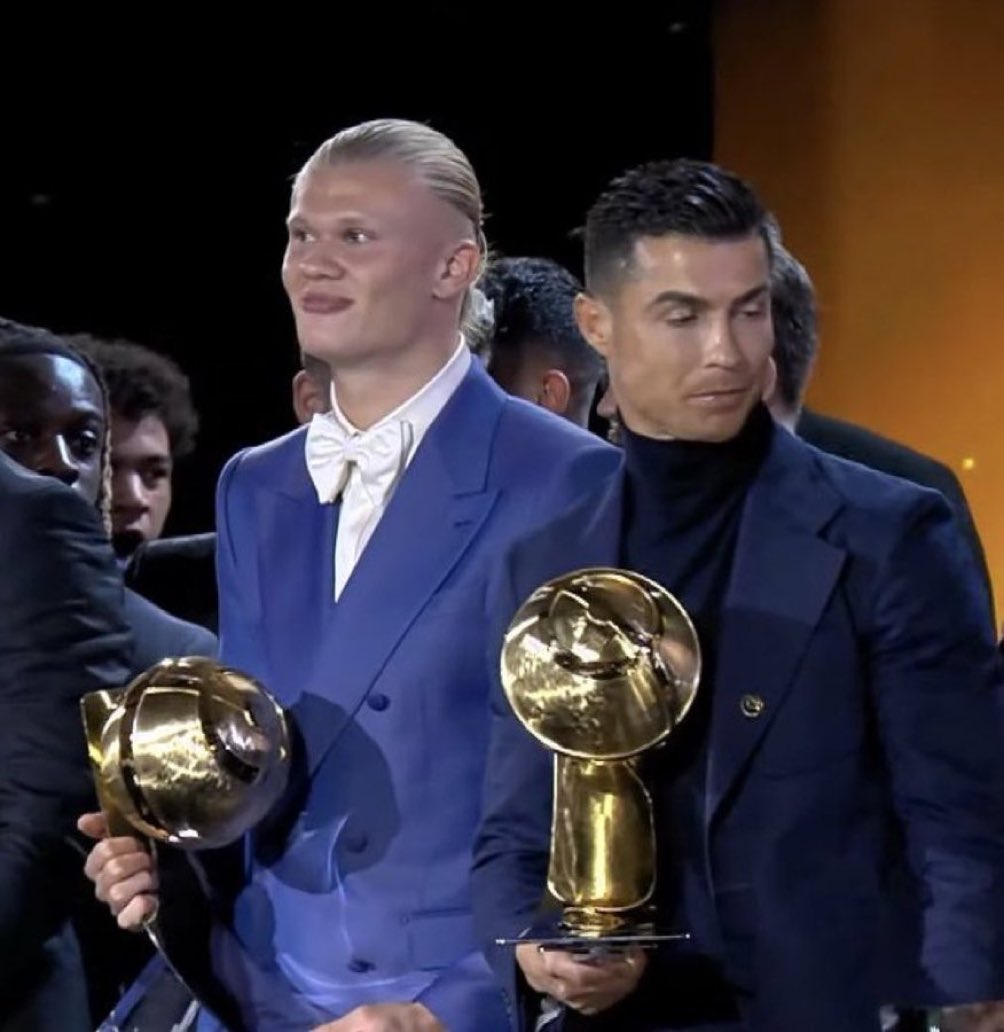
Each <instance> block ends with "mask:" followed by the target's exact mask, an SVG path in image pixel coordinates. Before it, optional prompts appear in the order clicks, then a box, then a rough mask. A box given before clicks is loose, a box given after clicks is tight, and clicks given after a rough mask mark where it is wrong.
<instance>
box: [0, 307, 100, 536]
mask: <svg viewBox="0 0 1004 1032" xmlns="http://www.w3.org/2000/svg"><path fill="white" fill-rule="evenodd" d="M30 355H58V356H59V357H61V358H68V359H69V360H70V361H71V362H76V363H77V365H79V366H82V367H83V368H84V369H86V370H87V372H88V373H89V374H90V376H91V377H92V378H93V380H94V382H95V383H96V384H97V385H98V393H99V394H100V395H101V410H102V414H103V416H104V420H105V437H104V440H103V441H102V442H101V456H100V469H101V487H100V490H99V493H98V512H99V513H100V514H101V517H102V519H103V521H104V524H105V529H106V530H107V531H108V532H109V534H110V533H111V508H110V507H111V461H110V456H111V443H110V439H111V406H110V403H109V400H108V385H107V384H106V383H105V379H104V377H103V376H102V374H101V369H100V368H99V367H98V365H97V363H96V362H95V361H94V359H93V358H91V356H90V355H87V354H86V353H85V352H83V351H82V350H80V349H79V348H77V347H75V346H74V345H73V344H72V343H71V342H69V341H66V340H62V339H60V338H59V337H57V336H56V334H54V333H53V332H52V331H51V330H46V329H44V328H43V327H41V326H29V325H27V324H26V323H19V322H14V320H13V319H3V318H0V363H2V362H3V361H4V360H5V359H12V358H23V357H26V356H30ZM0 375H2V373H0Z"/></svg>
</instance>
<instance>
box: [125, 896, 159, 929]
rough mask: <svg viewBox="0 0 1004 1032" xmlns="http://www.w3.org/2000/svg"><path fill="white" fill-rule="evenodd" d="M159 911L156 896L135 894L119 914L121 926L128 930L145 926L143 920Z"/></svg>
mask: <svg viewBox="0 0 1004 1032" xmlns="http://www.w3.org/2000/svg"><path fill="white" fill-rule="evenodd" d="M156 913H157V897H156V896H135V897H134V898H133V899H131V900H130V901H129V903H128V904H126V906H125V908H124V909H123V910H122V911H121V912H120V913H119V915H118V925H119V928H123V929H125V930H126V931H127V932H132V931H136V930H137V929H139V928H142V927H143V922H144V921H147V920H148V919H150V918H152V917H153V915H154V914H156Z"/></svg>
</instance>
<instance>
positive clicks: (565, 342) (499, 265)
mask: <svg viewBox="0 0 1004 1032" xmlns="http://www.w3.org/2000/svg"><path fill="white" fill-rule="evenodd" d="M482 289H483V290H484V292H485V295H486V296H487V297H488V299H489V301H490V302H491V303H492V306H493V324H494V327H493V331H492V333H491V337H490V340H489V342H488V344H487V351H488V372H489V374H490V375H491V376H492V378H493V379H494V380H495V381H496V383H498V384H499V386H500V387H502V389H503V390H505V391H508V392H509V393H510V394H513V395H515V396H516V397H517V398H525V399H526V400H527V401H532V402H534V403H535V404H537V405H541V406H543V407H544V408H546V409H550V411H552V412H554V413H556V414H557V415H559V416H564V417H565V418H567V419H570V420H571V421H572V422H573V423H577V424H578V425H579V426H582V427H586V426H588V424H589V413H590V408H591V407H592V404H593V400H594V397H595V395H596V389H597V387H598V385H599V383H600V380H601V379H602V377H603V360H602V359H601V358H600V356H599V355H598V354H597V352H596V351H594V350H593V349H592V348H591V347H590V346H589V345H588V344H587V343H586V341H585V339H584V338H583V336H582V333H581V332H580V330H579V327H578V326H577V325H576V322H575V312H574V306H575V298H576V296H577V295H578V294H579V292H580V290H581V289H582V287H581V285H580V284H579V281H578V280H577V279H576V278H575V277H574V276H573V275H572V274H571V273H570V272H569V271H568V270H567V269H564V268H562V267H561V266H560V265H558V264H557V262H552V261H551V260H550V259H547V258H501V259H498V260H496V261H494V262H492V264H491V265H489V267H488V271H487V272H486V273H485V276H484V280H483V282H482Z"/></svg>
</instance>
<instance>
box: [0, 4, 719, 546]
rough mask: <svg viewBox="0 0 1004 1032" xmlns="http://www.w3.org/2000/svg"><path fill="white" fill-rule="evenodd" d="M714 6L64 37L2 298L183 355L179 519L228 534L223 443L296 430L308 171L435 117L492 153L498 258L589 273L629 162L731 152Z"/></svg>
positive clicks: (31, 87)
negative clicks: (299, 284)
mask: <svg viewBox="0 0 1004 1032" xmlns="http://www.w3.org/2000/svg"><path fill="white" fill-rule="evenodd" d="M540 6H541V8H543V7H544V5H540ZM708 6H709V5H708V4H705V3H701V2H677V3H668V4H666V3H663V4H661V5H660V6H659V9H658V13H653V14H651V15H648V16H644V17H640V16H639V17H634V18H633V19H632V21H630V22H622V21H618V20H617V19H616V18H615V17H614V15H615V14H616V13H617V12H616V7H613V6H611V5H604V7H603V8H602V9H601V8H600V7H597V8H596V14H595V20H594V21H591V22H590V21H585V20H583V18H582V17H581V16H576V17H577V19H578V20H577V21H576V22H575V23H574V24H573V23H569V19H568V16H567V15H566V16H562V17H561V19H560V20H556V21H555V22H553V23H551V24H549V25H545V24H544V23H543V22H539V23H538V20H535V19H533V18H529V17H524V18H520V17H517V16H514V15H512V14H511V13H495V14H492V13H490V12H489V11H487V9H486V10H485V11H484V12H483V13H481V14H470V13H468V14H464V15H452V16H451V15H436V16H435V17H433V16H420V15H419V14H417V13H414V12H413V13H412V14H410V15H404V16H402V15H391V14H390V13H389V8H388V9H384V8H381V7H377V6H376V5H374V8H373V13H372V14H371V15H367V16H360V15H356V16H355V18H354V20H353V22H352V23H351V24H348V23H347V22H346V21H344V20H334V19H333V20H332V21H330V22H326V23H323V24H308V23H304V22H290V21H289V20H288V16H283V17H282V18H277V19H276V22H275V24H274V25H271V24H269V23H266V24H264V27H265V28H266V30H268V31H270V32H274V38H273V39H270V40H269V41H268V43H263V42H262V41H261V40H260V39H259V41H258V44H257V46H256V47H254V48H252V47H251V46H250V45H248V44H246V43H242V42H240V41H239V37H237V36H231V35H229V34H228V33H227V32H225V31H224V32H223V34H222V35H219V29H217V33H216V34H214V35H212V36H210V35H209V34H208V33H207V32H205V31H202V30H201V29H195V28H194V27H193V31H191V32H187V31H183V32H181V33H180V35H179V34H178V33H177V31H172V29H174V30H177V28H178V26H177V25H174V26H171V25H165V26H162V27H161V26H157V25H156V24H154V25H151V26H147V28H146V30H145V31H144V35H143V38H142V41H141V45H136V42H135V40H132V41H130V40H129V38H128V36H123V37H122V38H121V39H120V40H119V42H118V43H116V44H115V45H112V43H111V42H110V41H109V40H108V39H106V40H105V45H104V46H103V47H101V48H100V52H99V51H98V50H95V49H94V47H93V43H92V40H91V39H90V38H88V40H87V41H86V42H85V41H83V40H82V41H81V46H80V47H75V46H74V45H73V44H72V41H70V42H67V41H65V40H64V43H63V50H62V51H60V54H59V56H58V58H54V57H53V54H52V52H51V51H48V52H47V55H48V58H49V62H50V63H54V64H55V66H57V67H58V68H59V70H60V73H59V75H60V77H59V79H58V82H57V83H56V84H55V86H54V85H53V82H52V81H50V82H49V88H47V89H39V88H38V83H39V79H38V77H37V76H35V75H32V74H29V75H21V74H16V75H11V76H10V77H9V79H10V81H9V82H7V83H5V84H4V85H5V87H6V89H5V102H4V104H3V106H2V107H0V140H2V155H0V160H2V164H0V168H2V190H0V226H2V229H3V235H4V237H3V239H4V246H3V251H2V253H3V254H4V255H5V258H4V264H3V275H2V276H0V314H2V315H5V316H7V317H10V318H14V319H18V320H21V321H25V322H32V323H37V324H41V325H45V326H48V327H51V328H52V329H55V330H56V331H59V332H72V331H86V332H90V333H94V334H98V335H106V336H116V337H126V338H129V339H132V340H136V341H138V342H140V343H144V344H148V345H150V346H152V347H155V348H157V349H159V350H162V351H164V352H166V353H168V354H170V355H171V356H172V357H174V358H175V359H176V360H177V361H178V362H179V363H180V364H181V365H182V367H183V368H184V370H185V371H186V372H187V373H188V375H189V377H190V378H191V381H192V387H193V392H194V395H195V400H196V404H197V406H198V408H199V412H200V416H201V420H202V431H201V433H200V440H199V446H198V449H197V452H196V454H195V455H194V456H192V457H191V458H189V459H187V460H185V461H184V462H183V463H182V464H181V466H180V467H179V470H178V472H177V474H176V478H175V505H174V509H173V511H172V516H171V519H170V521H169V524H168V528H167V532H168V533H185V532H189V531H196V530H205V529H209V528H211V526H212V521H213V516H212V495H213V487H214V484H215V480H216V477H217V474H218V472H219V469H220V466H221V465H222V463H223V461H224V460H225V459H226V458H227V457H228V456H229V455H231V454H233V452H234V451H236V450H237V449H238V448H239V447H241V446H243V445H247V444H254V443H257V442H260V441H262V440H266V439H268V438H269V437H273V436H276V435H277V434H280V433H283V432H284V431H286V430H287V429H289V428H290V427H291V426H292V425H293V416H292V411H291V408H290V401H289V380H290V377H291V376H292V374H293V372H294V371H295V369H296V368H297V348H296V343H295V339H294V337H293V331H292V320H291V317H290V316H289V313H288V310H287V305H286V301H285V297H284V295H283V293H282V290H281V285H280V282H279V265H280V261H281V257H282V250H283V247H284V242H285V231H284V225H283V220H284V218H285V214H286V208H287V202H288V196H289V183H290V177H291V176H292V175H293V174H294V173H295V172H296V170H297V169H298V167H299V166H300V165H301V164H302V162H303V161H304V160H305V159H306V157H307V156H309V154H310V153H311V152H312V151H313V150H314V148H315V147H316V146H317V145H318V144H319V143H320V142H321V141H322V140H323V139H324V138H326V137H327V136H329V135H331V134H332V133H333V132H335V131H337V130H338V129H339V128H340V127H343V126H345V125H348V124H351V123H353V122H357V121H361V120H363V119H367V118H373V117H382V116H398V117H406V118H414V119H419V120H423V121H428V122H430V123H431V124H432V125H434V126H435V127H436V128H438V129H440V130H442V131H444V132H446V133H447V134H448V135H450V136H451V137H452V138H453V139H454V140H455V141H456V142H457V143H458V144H459V145H460V146H461V147H462V148H463V149H464V150H465V151H466V153H467V154H468V156H469V157H470V159H471V161H472V162H473V164H474V167H475V169H476V170H477V172H478V175H479V178H480V179H481V183H482V187H483V190H484V194H485V202H486V207H487V210H488V213H489V219H488V223H487V231H488V237H489V241H490V242H491V244H492V246H493V248H494V249H495V250H496V252H502V253H508V254H543V255H549V256H551V257H554V258H556V259H558V260H560V261H563V262H565V263H566V264H567V265H569V267H571V268H572V269H574V270H575V271H576V272H579V271H580V257H579V247H578V244H577V243H576V241H575V240H574V239H573V238H572V237H571V236H570V234H571V232H572V231H573V230H574V229H575V228H576V227H577V226H579V225H580V223H581V221H582V218H583V214H584V212H585V210H586V208H587V207H588V205H589V203H590V201H591V200H592V198H593V197H594V196H595V194H596V193H597V192H598V191H599V190H600V189H601V188H602V186H603V185H604V184H605V182H606V181H607V180H608V179H609V178H610V177H611V176H613V175H614V174H616V173H617V172H619V171H621V170H623V169H624V168H626V167H628V166H630V165H632V164H635V163H637V162H640V161H643V160H648V159H652V158H660V157H673V156H676V155H683V154H686V155H690V156H693V157H699V158H701V157H709V156H710V151H711V136H712V124H711V111H712V97H711V54H710V43H709V12H708V10H707V8H708ZM511 10H512V9H511V8H506V9H504V11H505V12H509V11H511ZM547 10H548V13H549V14H550V13H552V11H551V9H550V8H548V9H547ZM128 29H129V27H128V26H126V27H124V31H126V32H127V33H128ZM161 30H163V31H161ZM119 31H120V32H121V31H123V27H122V26H119ZM12 43H15V38H14V37H8V49H9V50H16V49H17V47H16V43H15V45H14V46H13V47H11V44H12ZM26 45H30V43H29V42H27V41H26ZM23 56H25V55H22V57H23ZM28 56H32V55H30V54H29V55H28ZM6 78H8V77H7V76H5V79H6Z"/></svg>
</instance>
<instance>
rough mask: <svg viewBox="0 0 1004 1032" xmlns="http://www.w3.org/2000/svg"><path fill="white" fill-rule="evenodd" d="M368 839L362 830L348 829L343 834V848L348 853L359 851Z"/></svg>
mask: <svg viewBox="0 0 1004 1032" xmlns="http://www.w3.org/2000/svg"><path fill="white" fill-rule="evenodd" d="M369 841H370V840H369V839H368V838H367V837H366V833H365V832H362V831H350V832H349V833H348V834H347V835H346V836H345V848H346V849H347V850H348V851H349V852H350V853H361V852H362V851H363V850H364V849H365V848H366V847H367V846H368V845H369Z"/></svg>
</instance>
